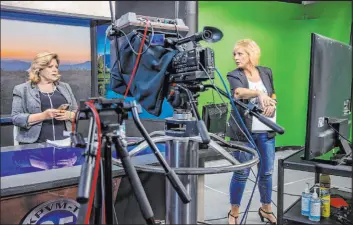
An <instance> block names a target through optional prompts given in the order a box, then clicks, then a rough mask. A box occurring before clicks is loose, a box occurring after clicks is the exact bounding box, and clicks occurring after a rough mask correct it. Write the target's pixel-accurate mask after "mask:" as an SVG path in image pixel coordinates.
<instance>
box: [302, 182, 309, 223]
mask: <svg viewBox="0 0 353 225" xmlns="http://www.w3.org/2000/svg"><path fill="white" fill-rule="evenodd" d="M310 199H311V193H310V190H309V183H306V187H305V190H304V191H303V192H302V215H303V216H309V213H310Z"/></svg>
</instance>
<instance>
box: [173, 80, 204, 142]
mask: <svg viewBox="0 0 353 225" xmlns="http://www.w3.org/2000/svg"><path fill="white" fill-rule="evenodd" d="M201 90H202V85H201V84H176V83H175V84H173V85H172V88H171V90H170V93H169V95H168V101H169V102H170V103H171V104H172V106H173V107H174V115H173V119H174V120H190V119H191V117H192V114H193V116H194V118H195V120H196V125H197V128H196V129H197V131H198V132H196V133H199V134H200V136H201V139H202V143H203V144H208V143H209V142H210V141H211V139H210V136H209V135H208V131H207V127H206V125H205V122H204V121H203V120H202V119H201V117H200V114H199V112H198V110H197V97H198V96H199V94H198V92H199V91H201ZM166 128H167V130H168V131H169V132H173V130H174V128H173V126H171V127H170V126H169V127H168V123H167V127H166ZM177 129H180V127H177ZM184 129H185V126H184ZM186 130H187V129H186ZM186 130H185V131H186Z"/></svg>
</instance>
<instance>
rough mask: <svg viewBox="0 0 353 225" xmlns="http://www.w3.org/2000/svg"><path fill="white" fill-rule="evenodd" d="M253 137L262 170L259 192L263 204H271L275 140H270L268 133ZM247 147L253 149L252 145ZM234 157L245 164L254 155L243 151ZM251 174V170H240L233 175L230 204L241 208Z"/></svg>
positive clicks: (256, 134)
mask: <svg viewBox="0 0 353 225" xmlns="http://www.w3.org/2000/svg"><path fill="white" fill-rule="evenodd" d="M252 137H253V139H254V141H255V144H256V146H257V148H258V150H259V152H260V155H259V157H260V160H261V169H260V174H259V182H258V187H259V192H260V201H261V203H262V204H270V203H271V199H272V173H273V164H274V159H275V138H271V139H268V137H267V133H253V134H252ZM247 146H249V147H251V146H252V145H251V144H250V143H248V144H247ZM233 156H234V157H235V158H236V159H237V160H238V161H239V162H245V161H248V160H250V159H251V158H252V155H251V154H250V153H247V152H243V151H236V152H233ZM249 173H250V168H247V169H244V170H238V171H235V172H234V173H233V177H232V180H231V182H230V204H231V205H237V206H240V202H241V199H242V197H243V193H244V189H245V184H246V181H247V178H248V176H249Z"/></svg>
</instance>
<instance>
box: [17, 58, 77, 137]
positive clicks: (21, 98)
mask: <svg viewBox="0 0 353 225" xmlns="http://www.w3.org/2000/svg"><path fill="white" fill-rule="evenodd" d="M59 63H60V60H59V57H58V55H57V54H56V53H51V52H42V53H39V54H37V55H36V56H35V58H34V60H33V61H32V64H31V67H30V69H29V81H28V82H26V83H23V84H19V85H17V86H15V88H14V90H13V100H12V113H11V116H12V122H13V124H14V126H17V127H18V128H19V129H18V134H17V136H16V140H17V141H18V142H19V143H20V144H28V143H39V142H45V141H47V140H48V139H49V140H61V139H65V138H66V137H65V136H64V131H65V130H67V131H71V127H72V121H73V120H74V118H75V112H76V110H77V102H76V99H75V97H74V95H73V93H72V90H71V87H70V85H69V84H67V83H64V82H61V81H60V74H59V69H58V67H59Z"/></svg>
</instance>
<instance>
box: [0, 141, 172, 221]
mask: <svg viewBox="0 0 353 225" xmlns="http://www.w3.org/2000/svg"><path fill="white" fill-rule="evenodd" d="M133 147H134V146H129V147H128V149H129V150H131V149H132V148H133ZM157 147H158V148H159V149H160V151H161V152H164V144H158V145H157ZM84 150H85V149H81V148H68V147H66V148H58V147H53V146H51V145H49V144H46V143H39V144H28V145H20V146H11V147H2V148H1V163H0V166H1V215H0V224H22V223H24V224H27V223H29V224H42V223H51V224H59V223H61V222H63V219H64V220H65V219H66V222H65V223H66V224H74V223H75V222H76V221H75V220H76V217H75V216H74V215H75V214H76V216H77V211H78V210H77V208H76V207H79V205H78V203H77V202H76V201H75V200H76V196H77V186H78V178H79V176H80V172H81V165H82V163H83V162H84V156H83V155H82V153H83V152H84ZM113 157H116V153H115V151H113ZM132 161H133V163H134V164H135V165H142V164H152V163H155V162H157V159H156V157H155V155H154V154H152V153H151V150H150V149H149V148H146V149H145V150H144V151H143V152H141V153H139V154H138V155H137V156H135V157H132ZM124 175H125V173H124V170H123V169H122V168H121V167H117V166H113V185H114V188H113V191H114V198H115V199H116V208H117V209H116V212H117V215H118V218H119V217H120V221H119V223H121V222H125V223H129V221H130V222H131V223H134V222H137V221H141V219H142V217H140V218H139V220H137V221H136V219H137V218H138V216H141V215H140V212H139V209H138V206H137V205H136V208H135V209H134V210H133V211H134V213H133V215H134V216H133V217H135V218H128V215H126V211H125V210H126V209H125V208H126V207H124V206H126V204H129V205H131V206H133V205H134V204H137V203H136V202H135V203H131V199H132V198H134V196H133V194H132V192H131V190H130V188H129V182H128V180H127V178H126V177H124ZM139 176H140V179H141V181H142V183H143V185H144V187H145V190H146V193H147V195H148V196H149V198H150V199H154V200H153V201H151V205H152V207H153V208H154V213H155V214H156V215H157V214H161V215H162V214H163V212H164V209H161V210H162V211H161V210H159V208H161V207H156V206H155V205H154V203H157V202H159V201H163V198H164V196H162V195H163V193H164V191H162V192H159V193H158V192H156V190H158V189H161V190H162V189H163V187H164V179H165V178H164V176H163V175H158V174H146V173H139ZM119 186H120V190H119ZM118 192H121V193H120V194H119V193H118ZM157 193H158V196H156V195H157ZM122 208H124V210H123V209H122ZM159 211H161V212H160V213H159ZM70 213H71V214H73V215H70ZM70 216H71V217H70ZM68 218H69V220H68Z"/></svg>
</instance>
